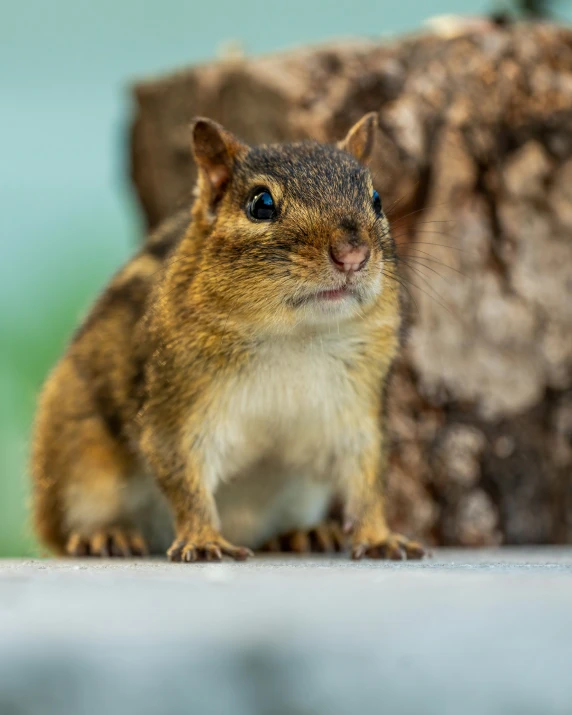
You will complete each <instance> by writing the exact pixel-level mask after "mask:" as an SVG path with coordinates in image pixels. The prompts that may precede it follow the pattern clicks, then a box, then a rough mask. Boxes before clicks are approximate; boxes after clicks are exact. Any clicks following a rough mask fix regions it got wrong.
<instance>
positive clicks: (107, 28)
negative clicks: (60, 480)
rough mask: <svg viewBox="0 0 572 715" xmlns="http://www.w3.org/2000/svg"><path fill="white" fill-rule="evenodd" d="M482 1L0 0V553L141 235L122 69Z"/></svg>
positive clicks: (8, 546) (23, 515) (363, 29)
mask: <svg viewBox="0 0 572 715" xmlns="http://www.w3.org/2000/svg"><path fill="white" fill-rule="evenodd" d="M505 5H508V3H505ZM499 6H502V3H498V4H497V6H496V7H497V8H498V7H499ZM568 7H569V6H568ZM494 8H495V4H494V2H492V0H401V2H398V3H396V2H388V1H386V0H337V2H332V3H330V2H312V1H311V0H289V1H288V2H273V3H272V2H268V1H264V0H243V1H242V2H235V1H233V0H220V1H219V2H217V3H212V2H191V1H190V0H186V1H185V0H161V1H160V2H159V1H157V0H97V1H96V0H49V1H48V0H34V1H32V0H28V2H25V1H24V0H21V1H20V2H14V1H13V0H9V1H6V0H0V88H1V93H0V97H1V100H0V101H1V105H0V106H1V112H0V117H1V132H0V166H1V171H0V237H1V241H2V259H1V266H2V276H1V280H0V345H1V354H0V405H1V407H0V556H18V555H29V554H33V553H35V545H34V540H33V536H32V534H31V532H30V529H29V525H28V518H27V494H28V477H27V473H26V462H27V452H28V444H29V433H30V424H31V420H32V417H33V411H34V402H35V397H36V394H37V391H38V388H39V387H40V385H41V383H42V380H43V379H44V377H45V375H46V372H47V371H48V370H49V368H50V366H51V365H52V364H53V363H54V361H55V360H56V358H57V356H58V354H59V353H60V352H61V350H62V348H63V346H64V345H65V342H66V340H67V338H68V336H69V335H70V333H71V331H72V329H73V327H74V325H75V324H76V323H77V322H78V320H79V319H80V317H81V315H82V314H83V313H84V311H85V310H86V308H87V306H88V305H89V304H90V302H91V301H92V299H93V298H94V296H95V295H96V294H97V292H98V291H99V290H100V289H101V287H102V286H103V285H104V284H105V282H106V280H107V278H108V277H109V276H110V274H111V273H112V271H113V270H114V269H115V268H116V267H117V266H118V265H119V264H120V263H121V262H122V261H124V260H125V258H126V257H127V256H128V255H129V253H130V252H131V250H132V249H133V247H134V246H135V245H136V243H137V241H138V240H140V230H141V227H140V217H139V215H138V212H137V206H136V203H135V201H134V198H133V196H132V194H131V189H130V186H129V182H128V178H127V170H126V164H127V162H126V138H127V131H126V130H127V123H128V120H129V116H130V112H131V107H130V98H129V91H128V87H129V83H130V81H131V80H133V79H135V78H141V77H143V76H146V75H149V74H153V73H159V72H164V71H166V70H171V69H173V68H176V67H178V66H181V65H185V64H190V63H195V62H201V61H206V60H209V59H211V58H213V57H215V56H216V55H217V53H218V52H219V51H220V48H221V46H223V45H224V44H225V43H228V42H229V41H237V42H238V43H240V44H241V45H242V46H243V48H244V50H245V51H246V52H247V53H264V52H272V51H275V50H279V49H282V48H287V47H291V46H293V45H297V44H304V43H309V42H320V41H324V40H328V39H332V38H336V37H343V36H352V35H353V36H355V35H369V36H380V35H388V34H393V33H398V32H403V31H407V30H411V29H414V28H417V27H419V26H420V25H421V24H422V22H423V21H424V20H425V19H426V18H427V17H428V16H432V15H439V14H444V13H482V12H486V11H490V10H491V9H494ZM555 9H556V8H555ZM558 9H560V8H558ZM566 12H567V13H568V14H567V15H566ZM561 16H562V17H564V18H566V17H567V18H568V19H572V11H570V10H569V9H568V10H567V11H566V10H565V9H564V8H562V10H561Z"/></svg>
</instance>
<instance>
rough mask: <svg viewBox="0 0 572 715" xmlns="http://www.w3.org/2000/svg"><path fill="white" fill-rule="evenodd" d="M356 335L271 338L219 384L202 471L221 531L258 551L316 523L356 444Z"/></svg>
mask: <svg viewBox="0 0 572 715" xmlns="http://www.w3.org/2000/svg"><path fill="white" fill-rule="evenodd" d="M360 343H363V341H362V339H361V336H359V335H356V334H355V333H352V334H347V333H343V332H341V333H338V332H337V329H335V331H334V330H333V331H332V332H331V333H328V332H325V333H323V334H314V335H313V336H304V337H303V338H302V337H300V338H288V339H280V338H276V339H273V340H272V341H268V343H266V344H264V345H262V346H261V347H260V349H259V350H258V351H257V354H256V356H255V357H254V359H253V361H252V363H251V365H250V366H249V369H248V370H246V371H245V372H244V373H243V374H241V375H240V376H238V377H236V378H233V379H232V380H230V381H228V383H225V385H224V390H223V395H222V399H221V400H220V402H219V403H218V404H217V405H213V409H212V412H210V413H209V414H208V419H206V420H205V429H206V428H207V425H208V436H207V435H205V446H206V449H205V461H206V464H205V467H206V477H207V481H208V483H209V486H210V488H211V489H212V490H213V492H214V493H215V498H216V501H217V506H218V509H219V514H220V518H221V523H222V530H223V533H224V534H225V535H226V536H227V537H228V538H231V539H232V540H234V541H236V542H239V543H242V544H245V545H248V546H254V547H256V546H258V545H260V543H261V542H262V541H264V540H266V539H268V538H271V537H272V536H274V535H276V534H277V533H280V532H283V531H287V530H290V529H294V528H306V527H309V526H312V525H314V524H316V523H317V522H318V521H320V520H321V519H322V518H323V516H324V513H325V511H326V510H327V507H328V504H329V502H330V500H331V497H332V496H333V493H334V490H335V487H336V482H337V477H338V474H339V473H340V471H343V470H344V469H345V468H346V465H347V463H348V461H351V460H355V458H356V455H357V454H359V451H360V441H361V440H362V439H363V435H362V431H361V430H360V427H359V424H360V415H361V421H362V424H363V415H364V413H365V411H366V410H365V409H364V405H363V404H360V399H359V385H358V383H357V382H356V373H355V371H352V369H351V363H352V362H354V361H355V358H356V351H357V349H358V347H359V344H360Z"/></svg>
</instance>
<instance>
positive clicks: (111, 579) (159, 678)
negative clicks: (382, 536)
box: [0, 549, 572, 715]
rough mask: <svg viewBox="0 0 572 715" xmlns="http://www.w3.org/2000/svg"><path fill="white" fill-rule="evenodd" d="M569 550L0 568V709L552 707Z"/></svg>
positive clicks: (278, 713) (565, 621)
mask: <svg viewBox="0 0 572 715" xmlns="http://www.w3.org/2000/svg"><path fill="white" fill-rule="evenodd" d="M571 673H572V549H546V550H543V549H537V550H525V551H519V550H508V549H507V550H502V551H478V552H470V551H445V550H443V551H438V552H437V553H436V555H435V558H434V559H433V560H431V561H426V562H421V563H398V564H394V563H384V562H371V561H370V562H359V563H352V562H350V561H347V560H341V559H335V560H333V559H313V560H307V559H281V560H277V559H259V560H255V561H252V562H248V563H242V564H233V563H223V564H205V565H186V564H168V563H166V562H163V561H147V562H144V561H132V562H121V561H115V562H114V561H81V562H76V561H0V713H1V714H2V715H12V714H14V715H16V714H17V715H23V714H26V715H28V714H32V713H33V714H34V715H35V714H36V713H41V715H67V714H68V713H69V715H101V714H103V713H105V714H106V715H116V714H117V715H129V714H130V713H137V715H147V714H149V715H151V714H153V715H155V714H156V713H161V714H167V713H177V715H178V714H179V713H181V715H182V714H183V713H185V714H187V713H208V714H209V715H211V714H212V715H218V714H219V713H220V714H221V715H222V714H224V715H258V713H260V714H267V713H268V714H272V715H286V714H290V713H295V714H296V715H298V714H300V715H302V714H304V715H310V713H311V714H312V715H314V714H315V715H321V714H322V713H324V714H327V715H338V714H339V715H341V714H342V713H344V714H345V713H351V714H352V715H370V713H371V715H374V714H375V715H379V714H380V713H384V714H385V713H414V714H421V713H423V714H426V713H435V714H436V715H437V714H438V715H448V714H449V713H450V714H451V715H473V714H475V715H476V714H477V713H478V714H479V715H481V714H483V713H486V714H487V715H491V714H495V713H499V714H500V713H502V714H503V715H505V714H506V713H515V715H516V714H518V715H526V714H527V713H530V714H531V715H532V714H533V713H534V715H538V714H539V713H541V714H542V715H551V714H552V713H570V712H571V708H572V677H571Z"/></svg>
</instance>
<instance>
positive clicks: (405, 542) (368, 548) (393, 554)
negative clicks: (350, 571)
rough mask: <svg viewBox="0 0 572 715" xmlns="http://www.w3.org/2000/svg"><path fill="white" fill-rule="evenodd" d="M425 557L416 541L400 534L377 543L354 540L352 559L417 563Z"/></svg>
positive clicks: (392, 535) (391, 535) (389, 536)
mask: <svg viewBox="0 0 572 715" xmlns="http://www.w3.org/2000/svg"><path fill="white" fill-rule="evenodd" d="M424 556H425V549H424V548H423V546H422V545H421V544H419V543H418V542H417V541H410V540H409V539H408V538H407V537H405V536H402V535H401V534H389V535H388V536H387V537H385V538H384V539H381V540H379V541H375V540H373V541H367V540H364V541H362V540H359V539H358V540H355V541H354V544H353V547H352V559H356V560H359V559H362V558H364V557H366V558H370V559H388V560H390V561H406V560H409V561H418V560H420V559H422V558H423V557H424Z"/></svg>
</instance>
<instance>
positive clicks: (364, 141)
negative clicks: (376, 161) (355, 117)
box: [338, 112, 377, 162]
mask: <svg viewBox="0 0 572 715" xmlns="http://www.w3.org/2000/svg"><path fill="white" fill-rule="evenodd" d="M376 130H377V112H370V113H369V114H366V115H365V117H362V118H361V119H360V120H359V122H357V124H354V125H353V127H352V128H351V129H350V130H349V132H348V133H347V134H346V137H345V139H342V141H341V142H339V143H338V147H339V148H340V149H343V150H344V151H347V152H349V153H350V154H353V155H354V156H355V158H356V159H357V160H358V161H361V162H365V161H367V159H368V157H369V155H370V154H371V150H372V149H373V143H374V141H375V132H376Z"/></svg>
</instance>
